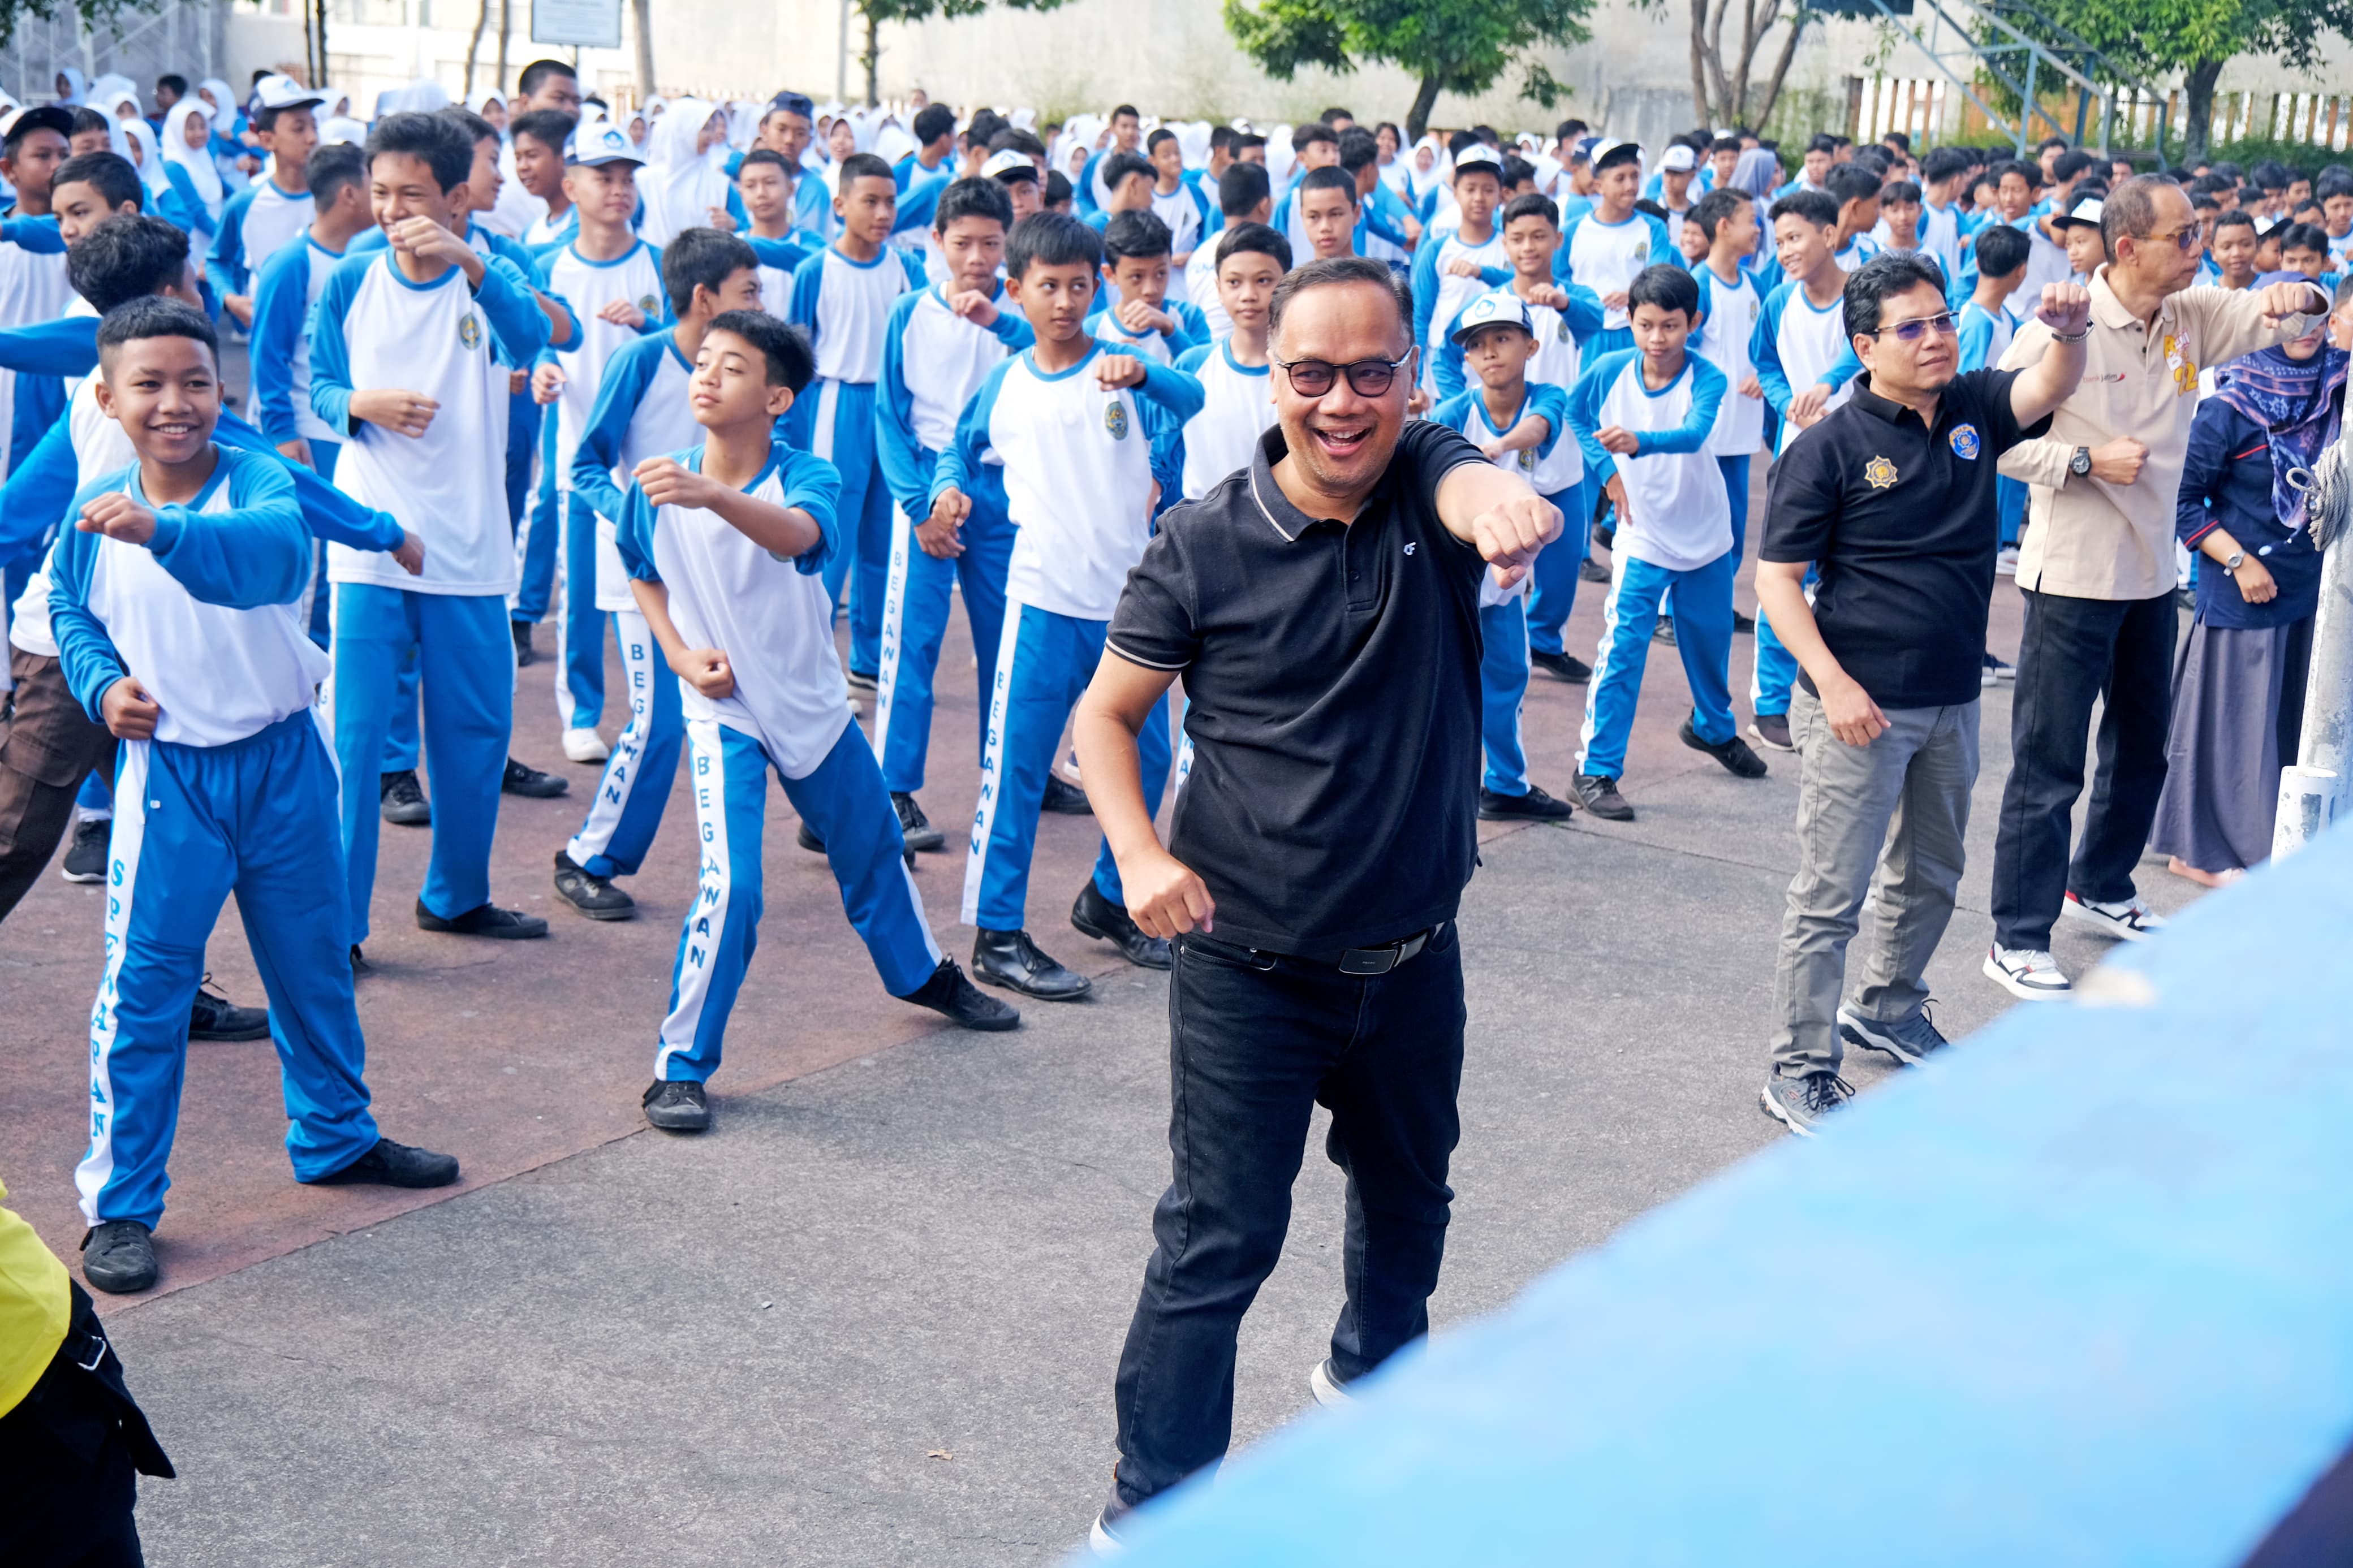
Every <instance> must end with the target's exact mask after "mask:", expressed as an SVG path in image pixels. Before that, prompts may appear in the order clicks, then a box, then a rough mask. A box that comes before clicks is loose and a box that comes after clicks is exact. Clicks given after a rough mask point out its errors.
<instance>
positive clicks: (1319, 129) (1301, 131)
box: [1291, 120, 1340, 153]
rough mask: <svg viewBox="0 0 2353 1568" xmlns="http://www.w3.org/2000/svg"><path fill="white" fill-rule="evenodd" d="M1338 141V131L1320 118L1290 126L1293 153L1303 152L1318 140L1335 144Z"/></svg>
mask: <svg viewBox="0 0 2353 1568" xmlns="http://www.w3.org/2000/svg"><path fill="white" fill-rule="evenodd" d="M1339 141H1340V133H1339V132H1337V131H1335V130H1333V129H1332V128H1331V127H1330V126H1328V125H1326V124H1324V122H1323V121H1320V120H1311V121H1307V123H1305V124H1304V125H1294V126H1293V127H1292V128H1291V150H1292V151H1293V152H1294V153H1304V152H1306V151H1307V149H1309V148H1310V147H1313V146H1314V145H1315V143H1317V142H1332V143H1333V144H1334V145H1335V146H1336V145H1337V144H1338V143H1339Z"/></svg>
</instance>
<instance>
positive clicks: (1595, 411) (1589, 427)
mask: <svg viewBox="0 0 2353 1568" xmlns="http://www.w3.org/2000/svg"><path fill="white" fill-rule="evenodd" d="M1634 353H1636V351H1635V350H1632V349H1620V350H1618V351H1617V352H1616V353H1606V354H1603V355H1602V356H1601V357H1600V358H1599V359H1598V360H1595V361H1594V362H1593V363H1591V364H1588V365H1587V366H1586V367H1585V374H1582V375H1580V376H1578V377H1577V384H1576V385H1575V386H1574V387H1572V388H1570V389H1569V394H1568V406H1567V409H1566V411H1565V412H1566V413H1567V416H1568V429H1569V434H1570V435H1572V436H1575V437H1577V449H1578V450H1579V451H1581V452H1583V453H1584V454H1585V467H1586V471H1587V472H1588V474H1589V475H1590V476H1591V478H1592V479H1594V480H1595V481H1596V482H1598V483H1601V484H1607V483H1609V479H1610V478H1611V476H1613V475H1615V474H1616V473H1617V472H1618V459H1617V458H1616V456H1615V455H1613V454H1612V453H1611V452H1610V450H1609V448H1608V447H1604V446H1603V445H1602V444H1601V440H1600V437H1601V400H1602V399H1603V398H1604V397H1606V396H1608V395H1609V388H1610V387H1611V386H1612V385H1613V384H1616V382H1617V380H1618V377H1619V375H1620V374H1621V373H1623V371H1624V370H1625V368H1626V362H1627V361H1628V360H1629V359H1630V358H1631V357H1632V356H1633V355H1634Z"/></svg>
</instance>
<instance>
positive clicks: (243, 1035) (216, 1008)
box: [188, 974, 269, 1040]
mask: <svg viewBox="0 0 2353 1568" xmlns="http://www.w3.org/2000/svg"><path fill="white" fill-rule="evenodd" d="M212 984H213V977H212V976H211V975H209V974H207V975H206V976H205V978H204V982H203V984H199V985H198V986H197V987H196V999H195V1002H193V1003H192V1004H190V1005H189V1007H188V1038H190V1039H192V1040H260V1039H267V1038H268V1037H269V1008H267V1007H240V1006H237V1005H236V1004H235V1003H233V1002H231V1001H230V1000H229V999H228V998H227V997H226V996H224V995H222V994H220V993H219V992H217V991H216V990H214V989H213V988H212Z"/></svg>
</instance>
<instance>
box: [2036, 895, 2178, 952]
mask: <svg viewBox="0 0 2353 1568" xmlns="http://www.w3.org/2000/svg"><path fill="white" fill-rule="evenodd" d="M2060 912H2061V913H2062V914H2065V915H2068V916H2071V917H2073V919H2076V920H2079V921H2084V923H2085V924H2087V925H2095V926H2097V927H2099V928H2100V929H2101V930H2102V931H2106V932H2107V933H2108V934H2109V935H2110V936H2113V937H2117V938H2119V939H2121V940H2123V941H2125V942H2139V941H2140V940H2141V939H2142V938H2144V937H2146V936H2147V935H2148V934H2149V933H2150V932H2152V931H2163V930H2164V929H2165V917H2164V916H2163V915H2160V914H2156V913H2153V912H2152V911H2151V910H2150V909H2149V907H2148V906H2147V904H2144V903H2142V902H2141V901H2140V900H2139V899H2138V898H2132V899H2127V900H2125V901H2124V902H2123V903H2120V904H2104V903H2101V902H2100V901H2099V900H2096V899H2080V898H2077V897H2076V896H2075V895H2074V894H2073V893H2069V894H2068V895H2067V901H2066V902H2065V903H2064V904H2062V905H2061V906H2060Z"/></svg>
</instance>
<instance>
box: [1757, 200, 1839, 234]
mask: <svg viewBox="0 0 2353 1568" xmlns="http://www.w3.org/2000/svg"><path fill="white" fill-rule="evenodd" d="M1785 217H1799V218H1803V219H1805V221H1806V222H1808V223H1810V224H1812V225H1813V226H1815V227H1816V228H1836V227H1837V226H1838V220H1839V202H1838V198H1837V197H1836V196H1833V195H1831V194H1830V193H1829V192H1827V191H1791V192H1790V193H1789V194H1788V195H1786V196H1783V197H1782V198H1781V199H1780V200H1779V201H1778V202H1775V203H1774V204H1773V222H1775V223H1776V224H1778V223H1779V222H1780V221H1781V220H1782V219H1783V218H1785Z"/></svg>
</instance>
